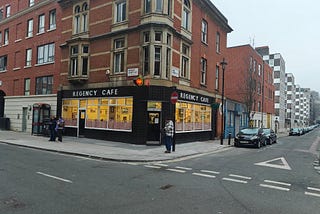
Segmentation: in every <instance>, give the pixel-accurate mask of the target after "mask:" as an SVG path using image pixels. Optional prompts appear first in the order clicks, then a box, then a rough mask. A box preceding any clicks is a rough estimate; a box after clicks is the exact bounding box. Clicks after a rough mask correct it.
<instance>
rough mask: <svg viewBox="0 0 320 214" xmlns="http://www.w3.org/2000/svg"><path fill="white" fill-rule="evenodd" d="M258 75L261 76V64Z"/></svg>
mask: <svg viewBox="0 0 320 214" xmlns="http://www.w3.org/2000/svg"><path fill="white" fill-rule="evenodd" d="M258 75H259V76H260V75H261V65H260V64H259V65H258Z"/></svg>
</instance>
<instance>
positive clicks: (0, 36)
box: [0, 31, 2, 47]
mask: <svg viewBox="0 0 320 214" xmlns="http://www.w3.org/2000/svg"><path fill="white" fill-rule="evenodd" d="M1 45H2V32H1V31H0V47H1Z"/></svg>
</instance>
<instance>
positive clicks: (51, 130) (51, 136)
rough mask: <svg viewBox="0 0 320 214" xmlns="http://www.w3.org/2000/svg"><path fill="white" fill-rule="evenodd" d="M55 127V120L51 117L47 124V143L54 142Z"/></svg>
mask: <svg viewBox="0 0 320 214" xmlns="http://www.w3.org/2000/svg"><path fill="white" fill-rule="evenodd" d="M56 126H57V119H56V117H55V116H51V118H50V122H49V131H50V139H49V141H56Z"/></svg>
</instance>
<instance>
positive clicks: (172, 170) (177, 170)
mask: <svg viewBox="0 0 320 214" xmlns="http://www.w3.org/2000/svg"><path fill="white" fill-rule="evenodd" d="M166 170H168V171H171V172H179V173H185V172H186V171H185V170H179V169H166Z"/></svg>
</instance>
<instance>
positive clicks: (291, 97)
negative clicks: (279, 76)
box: [285, 73, 296, 129]
mask: <svg viewBox="0 0 320 214" xmlns="http://www.w3.org/2000/svg"><path fill="white" fill-rule="evenodd" d="M295 100H296V86H295V78H294V75H293V74H292V73H286V109H285V110H286V119H285V121H286V123H285V128H286V129H290V128H293V127H295V123H294V120H295Z"/></svg>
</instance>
